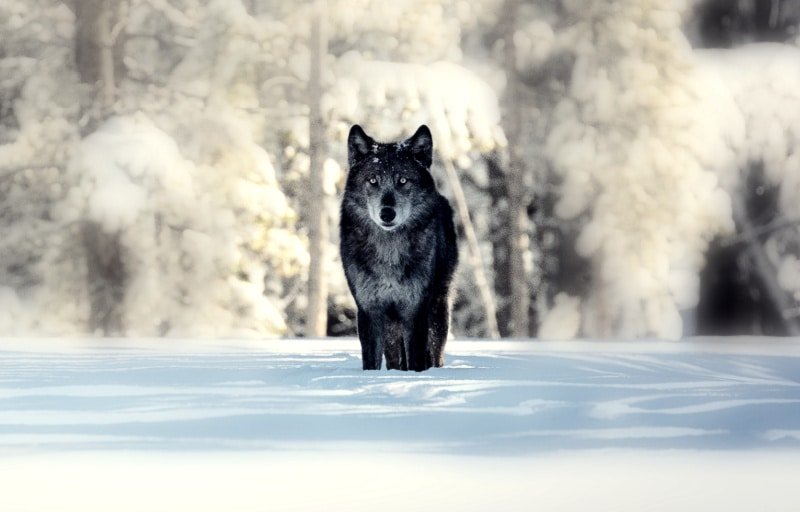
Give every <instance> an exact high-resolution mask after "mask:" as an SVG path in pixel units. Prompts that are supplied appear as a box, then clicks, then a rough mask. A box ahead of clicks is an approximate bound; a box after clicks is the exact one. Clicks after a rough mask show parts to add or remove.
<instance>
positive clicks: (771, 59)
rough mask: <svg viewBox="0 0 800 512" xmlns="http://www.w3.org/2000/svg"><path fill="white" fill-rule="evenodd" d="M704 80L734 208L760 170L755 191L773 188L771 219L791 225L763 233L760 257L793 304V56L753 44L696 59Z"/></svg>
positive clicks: (799, 287) (798, 92) (796, 53)
mask: <svg viewBox="0 0 800 512" xmlns="http://www.w3.org/2000/svg"><path fill="white" fill-rule="evenodd" d="M696 59H697V65H698V68H699V69H701V70H703V72H704V73H705V76H706V79H707V80H708V82H707V83H709V84H713V85H710V86H709V87H708V89H707V93H708V94H707V95H706V99H707V101H709V102H712V104H711V106H710V108H709V110H708V112H714V113H715V116H714V118H715V119H716V120H717V125H716V128H717V129H718V130H719V132H720V133H723V134H724V135H725V140H726V141H727V143H728V145H729V146H728V148H727V149H728V152H733V154H734V155H735V158H736V161H735V163H732V164H728V165H724V166H721V167H720V176H721V179H722V183H723V184H724V185H725V188H726V189H727V190H728V191H729V193H730V194H731V196H732V198H733V201H734V202H735V203H736V204H738V205H739V207H740V208H744V207H745V204H744V203H745V202H746V198H747V196H748V194H753V193H757V192H758V191H752V190H748V185H749V184H750V183H752V181H750V182H748V179H747V178H748V173H751V172H752V169H753V168H754V167H755V168H757V169H762V170H763V172H762V173H761V175H760V176H758V178H759V179H760V182H757V186H758V187H762V188H772V189H774V190H775V191H776V195H777V200H776V204H775V205H773V206H774V208H775V209H776V213H777V218H778V219H779V220H780V219H784V220H785V221H794V222H795V224H794V226H792V225H791V224H789V225H787V226H785V229H779V230H775V231H774V232H770V233H768V236H767V238H766V240H765V247H766V250H767V254H768V256H769V258H770V260H771V263H772V265H773V266H774V268H775V269H777V282H778V284H779V286H780V287H781V288H782V289H783V290H784V291H786V292H788V293H789V294H790V296H792V297H793V298H794V300H795V301H796V302H798V303H800V260H799V259H798V254H800V229H799V228H798V224H797V222H798V221H800V122H798V119H800V50H798V49H797V48H795V47H791V46H786V45H778V44H753V45H748V46H744V47H741V48H738V49H735V50H727V51H725V50H718V51H712V50H708V51H702V52H697V54H696Z"/></svg>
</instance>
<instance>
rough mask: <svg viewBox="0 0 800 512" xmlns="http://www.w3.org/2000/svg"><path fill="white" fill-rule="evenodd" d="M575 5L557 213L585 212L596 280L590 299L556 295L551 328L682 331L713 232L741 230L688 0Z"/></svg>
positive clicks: (560, 131) (555, 151)
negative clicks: (685, 9)
mask: <svg viewBox="0 0 800 512" xmlns="http://www.w3.org/2000/svg"><path fill="white" fill-rule="evenodd" d="M564 6H565V8H566V9H568V11H569V15H570V16H572V17H574V19H575V20H576V22H577V23H576V26H575V29H574V32H573V36H574V37H575V40H574V47H575V49H576V60H575V64H574V67H573V70H572V76H571V81H570V84H569V93H568V95H567V97H566V98H564V100H563V101H562V102H561V103H560V104H559V105H558V107H557V118H556V124H555V126H554V127H553V130H552V132H551V134H550V136H549V138H548V149H549V154H550V158H551V159H552V163H553V165H554V168H555V169H556V171H557V172H558V173H560V174H561V175H562V176H563V180H564V181H563V185H562V186H561V190H562V193H561V198H560V200H559V202H558V204H557V205H556V210H555V212H556V214H557V215H558V216H559V217H560V218H562V219H566V220H569V219H579V222H580V224H581V228H580V234H579V236H578V239H577V242H576V249H577V251H578V253H579V254H580V255H581V256H583V257H584V258H586V259H587V260H588V261H590V263H589V265H590V266H591V276H592V282H591V288H590V290H589V291H588V293H587V295H586V296H584V297H580V298H578V297H571V296H560V297H557V298H556V303H555V307H554V308H553V310H552V311H551V312H550V315H551V316H552V318H555V319H558V321H551V320H550V319H549V318H545V319H544V321H543V326H542V332H541V335H542V336H543V337H563V336H566V337H572V336H575V335H577V334H578V333H581V334H583V335H588V336H611V335H621V336H624V337H635V336H642V335H648V334H651V335H657V336H660V337H665V338H677V337H679V336H681V335H682V333H683V322H682V318H681V313H680V311H681V310H683V309H687V308H691V307H693V306H694V305H695V304H696V302H697V295H698V274H699V271H700V269H701V268H702V265H703V255H704V252H705V250H706V248H707V246H708V243H709V241H710V240H711V238H713V237H714V236H715V235H716V234H718V233H721V232H726V231H731V230H732V229H733V223H732V221H731V203H730V198H729V196H728V194H727V193H725V191H724V189H723V188H722V187H721V185H720V178H719V176H718V175H717V174H716V172H715V171H716V169H715V168H713V167H711V166H710V165H704V164H705V163H706V162H704V161H703V159H704V158H705V157H707V156H708V155H709V151H708V149H707V147H708V146H709V145H713V147H714V148H715V149H720V153H719V154H718V155H717V156H716V162H719V161H721V160H725V159H727V160H728V161H729V162H731V163H732V161H733V158H734V155H733V154H732V152H731V150H730V149H727V150H726V147H725V146H724V141H723V140H722V139H721V137H722V136H721V135H719V134H718V133H716V132H714V131H713V127H710V126H709V124H710V121H708V120H704V114H705V112H702V111H698V109H697V108H696V106H697V101H696V100H695V98H696V97H697V96H698V95H699V94H700V93H701V92H702V91H701V89H702V86H703V84H702V83H701V82H700V81H699V80H695V79H694V68H693V66H692V61H691V49H690V48H689V45H688V43H687V42H686V40H685V38H684V36H683V34H682V32H681V12H680V4H677V3H675V2H672V1H665V2H656V3H654V4H652V5H651V6H650V7H649V8H643V7H642V6H641V5H639V4H638V3H637V2H632V1H631V2H628V1H619V2H614V3H611V4H602V5H600V4H596V5H592V6H586V5H585V4H583V3H581V2H565V4H564ZM572 318H575V319H577V321H576V320H573V319H572ZM568 319H569V320H568ZM565 326H569V327H570V328H572V329H574V330H573V331H571V332H568V331H567V330H565Z"/></svg>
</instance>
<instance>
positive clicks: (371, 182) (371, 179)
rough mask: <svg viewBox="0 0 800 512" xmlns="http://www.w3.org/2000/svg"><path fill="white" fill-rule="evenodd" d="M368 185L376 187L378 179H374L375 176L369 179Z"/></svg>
mask: <svg viewBox="0 0 800 512" xmlns="http://www.w3.org/2000/svg"><path fill="white" fill-rule="evenodd" d="M369 184H370V185H377V184H378V178H376V177H375V176H373V177H371V178H370V179H369Z"/></svg>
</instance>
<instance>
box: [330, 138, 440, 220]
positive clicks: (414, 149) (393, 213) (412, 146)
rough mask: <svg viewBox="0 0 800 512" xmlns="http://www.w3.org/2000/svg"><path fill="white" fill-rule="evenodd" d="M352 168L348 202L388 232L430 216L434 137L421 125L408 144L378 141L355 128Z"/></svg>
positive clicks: (351, 141) (350, 142)
mask: <svg viewBox="0 0 800 512" xmlns="http://www.w3.org/2000/svg"><path fill="white" fill-rule="evenodd" d="M347 152H348V158H347V159H348V163H349V165H350V172H349V174H348V176H347V187H346V190H345V195H346V197H345V200H346V201H348V200H349V201H352V203H353V204H354V205H355V207H356V208H357V209H359V210H361V211H360V212H358V213H361V214H362V215H363V213H366V214H367V215H368V216H369V218H370V219H371V220H372V221H373V222H374V223H375V224H377V225H378V226H380V227H381V228H382V229H384V230H386V231H393V230H395V229H397V228H399V227H401V226H403V225H407V224H409V223H413V222H414V221H418V220H420V219H422V218H423V217H425V216H427V215H429V214H430V212H431V210H432V209H433V205H434V204H435V198H436V187H435V185H434V182H433V177H432V176H431V173H430V166H431V162H432V160H433V138H432V137H431V131H430V130H429V129H428V127H427V126H425V125H422V126H420V127H419V129H418V130H417V131H416V133H414V135H412V136H411V137H410V138H409V139H406V140H404V141H400V142H392V143H382V142H376V141H375V140H373V139H372V138H371V137H370V136H369V135H367V134H366V133H364V130H362V129H361V127H360V126H358V125H354V126H353V127H352V128H351V129H350V135H349V136H348V138H347Z"/></svg>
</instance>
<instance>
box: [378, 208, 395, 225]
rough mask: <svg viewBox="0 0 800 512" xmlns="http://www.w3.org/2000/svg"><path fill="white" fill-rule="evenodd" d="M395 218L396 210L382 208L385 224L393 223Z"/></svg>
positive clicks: (382, 218)
mask: <svg viewBox="0 0 800 512" xmlns="http://www.w3.org/2000/svg"><path fill="white" fill-rule="evenodd" d="M394 216H395V213H394V208H381V220H382V221H383V222H392V221H393V220H394Z"/></svg>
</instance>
